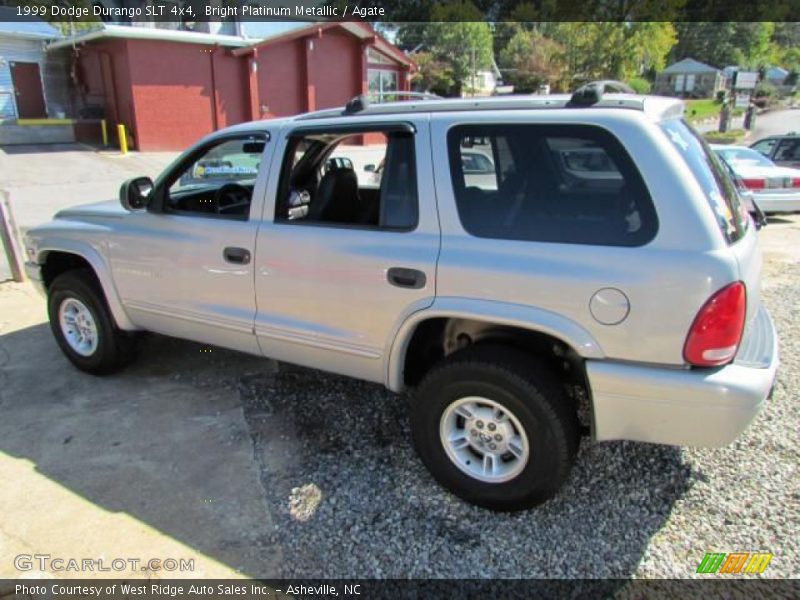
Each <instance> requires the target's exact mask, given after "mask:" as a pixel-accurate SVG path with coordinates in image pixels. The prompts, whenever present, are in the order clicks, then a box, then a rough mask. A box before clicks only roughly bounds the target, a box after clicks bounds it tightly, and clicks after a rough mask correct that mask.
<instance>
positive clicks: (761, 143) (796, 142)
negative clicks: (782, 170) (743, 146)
mask: <svg viewBox="0 0 800 600" xmlns="http://www.w3.org/2000/svg"><path fill="white" fill-rule="evenodd" d="M750 147H751V148H752V149H753V150H756V151H758V152H760V153H761V154H763V155H764V156H766V157H767V158H769V159H770V160H771V161H772V162H774V163H775V164H776V165H780V166H782V167H793V168H800V135H797V134H796V133H794V132H792V133H788V134H786V135H773V136H770V137H768V138H764V139H761V140H758V141H757V142H753V143H752V144H750Z"/></svg>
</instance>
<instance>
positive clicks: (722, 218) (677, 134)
mask: <svg viewBox="0 0 800 600" xmlns="http://www.w3.org/2000/svg"><path fill="white" fill-rule="evenodd" d="M661 129H662V130H663V131H664V133H665V134H666V135H667V139H669V140H670V141H671V142H672V144H673V145H674V146H675V148H677V150H678V152H680V154H681V156H683V159H684V161H686V164H687V166H688V167H689V169H690V170H691V172H692V174H693V175H694V178H695V179H696V180H697V183H699V184H700V187H702V188H703V191H704V192H705V197H706V200H707V201H708V205H709V206H710V207H711V210H712V211H713V212H714V216H715V217H716V219H717V224H718V225H719V229H720V231H721V232H722V235H723V236H724V237H725V240H726V241H727V242H728V243H729V244H733V243H734V242H736V241H738V240H740V239H741V238H743V237H744V235H745V233H747V227H748V224H749V222H750V218H749V216H748V214H747V209H746V208H745V207H744V204H743V203H742V202H740V201H739V193H738V192H737V191H736V187H735V184H734V182H733V181H732V180H731V178H730V177H729V176H728V174H727V172H726V171H725V168H724V167H723V166H722V165H721V164H720V161H719V159H718V158H717V157H716V156H715V155H714V152H713V151H712V150H711V148H710V147H709V146H708V144H707V143H706V142H705V140H704V139H703V138H702V137H700V135H699V134H698V133H697V132H696V131H695V130H694V129H692V128H691V127H690V126H689V125H688V124H687V123H686V122H684V121H682V120H679V119H675V120H670V121H664V122H663V123H661Z"/></svg>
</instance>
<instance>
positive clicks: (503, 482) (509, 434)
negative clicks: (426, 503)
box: [411, 345, 580, 511]
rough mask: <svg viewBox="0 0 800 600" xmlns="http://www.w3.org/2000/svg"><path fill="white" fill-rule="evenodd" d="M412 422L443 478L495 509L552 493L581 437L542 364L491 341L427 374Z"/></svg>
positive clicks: (417, 440)
mask: <svg viewBox="0 0 800 600" xmlns="http://www.w3.org/2000/svg"><path fill="white" fill-rule="evenodd" d="M411 427H412V436H413V440H414V446H415V448H416V450H417V452H418V454H419V455H420V458H421V459H422V461H423V462H424V463H425V466H427V467H428V469H429V470H430V472H431V473H432V474H433V476H434V477H435V478H436V479H437V481H439V483H441V484H442V485H443V486H444V487H446V488H447V489H449V490H450V491H451V492H453V493H454V494H455V495H457V496H459V497H460V498H463V499H464V500H466V501H467V502H471V503H473V504H477V505H479V506H483V507H485V508H489V509H492V510H498V511H512V510H522V509H526V508H530V507H533V506H536V505H538V504H541V503H542V502H544V501H545V500H547V499H549V498H551V497H552V496H553V495H554V494H555V493H556V492H557V491H558V490H559V488H560V487H561V486H562V485H563V483H564V481H565V480H566V479H567V476H568V475H569V472H570V469H571V468H572V464H573V463H574V461H575V456H576V454H577V450H578V444H579V441H580V434H579V431H580V428H579V423H578V417H577V414H576V412H575V410H574V407H573V405H572V403H571V402H569V400H568V399H567V398H566V397H565V395H564V392H563V389H562V386H561V385H560V383H559V381H558V380H557V379H556V378H555V377H554V376H553V375H552V374H551V373H550V372H549V371H548V370H547V368H546V367H545V365H544V364H543V363H542V362H540V361H539V360H537V359H536V358H535V357H533V356H529V355H527V354H524V353H522V352H518V351H516V350H513V349H510V348H506V347H503V346H492V345H485V346H482V345H477V346H472V347H469V348H466V349H464V350H461V351H459V352H456V353H455V354H453V355H451V356H450V357H448V358H446V359H445V360H444V361H443V362H441V363H440V364H439V365H437V366H435V367H434V368H433V369H432V370H431V371H430V372H429V373H428V374H427V375H426V376H425V378H424V379H423V381H422V382H421V383H420V385H419V387H418V389H417V392H416V394H415V396H414V399H413V402H412V409H411ZM490 446H492V448H490ZM487 455H489V456H490V458H487Z"/></svg>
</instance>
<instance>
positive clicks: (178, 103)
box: [128, 40, 215, 150]
mask: <svg viewBox="0 0 800 600" xmlns="http://www.w3.org/2000/svg"><path fill="white" fill-rule="evenodd" d="M212 51H213V47H212V46H202V45H199V44H182V43H173V42H165V41H151V40H129V41H128V55H129V62H130V66H131V85H132V92H133V98H134V102H135V104H136V127H135V137H136V147H137V149H138V150H177V149H183V148H186V147H187V146H189V145H191V144H192V143H194V142H195V141H197V139H198V138H200V137H202V136H203V135H206V134H208V133H211V132H212V131H214V118H215V117H214V94H213V88H212V78H211V60H212Z"/></svg>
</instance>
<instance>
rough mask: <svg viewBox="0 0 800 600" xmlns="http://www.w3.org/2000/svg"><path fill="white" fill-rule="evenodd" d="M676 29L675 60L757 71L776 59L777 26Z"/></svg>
mask: <svg viewBox="0 0 800 600" xmlns="http://www.w3.org/2000/svg"><path fill="white" fill-rule="evenodd" d="M676 29H677V32H678V43H677V44H676V45H675V47H674V48H673V51H672V56H671V58H672V59H673V60H681V59H683V58H694V59H695V60H699V61H700V62H704V63H707V64H709V65H712V66H714V67H717V68H720V69H721V68H723V67H726V66H728V65H737V66H741V67H747V68H754V69H756V68H759V67H761V66H764V65H766V64H769V63H771V62H772V61H773V60H774V58H775V56H774V54H775V46H774V44H773V42H772V35H773V32H774V31H775V24H774V23H769V22H752V23H746V22H742V23H734V22H722V23H704V22H698V23H678V24H676Z"/></svg>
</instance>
